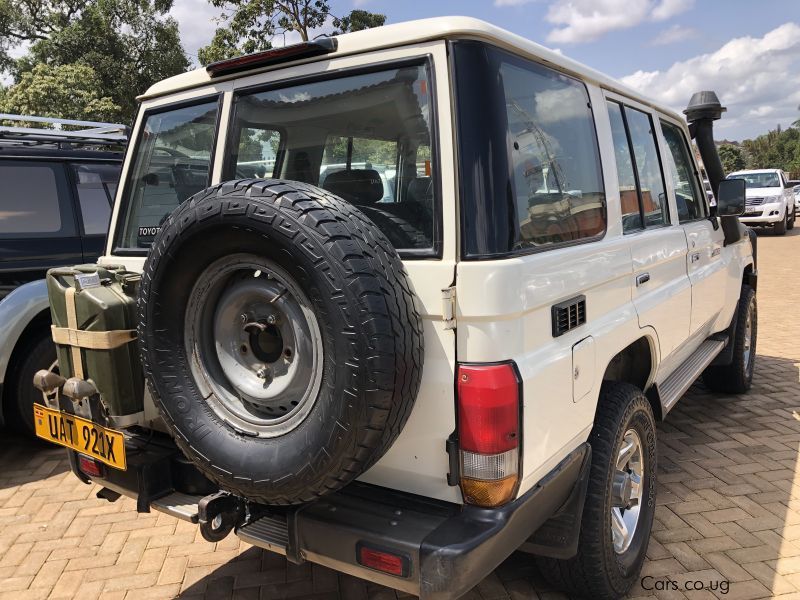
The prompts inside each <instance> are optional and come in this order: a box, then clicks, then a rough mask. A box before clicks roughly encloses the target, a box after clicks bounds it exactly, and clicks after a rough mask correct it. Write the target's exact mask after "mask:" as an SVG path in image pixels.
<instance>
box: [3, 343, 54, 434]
mask: <svg viewBox="0 0 800 600" xmlns="http://www.w3.org/2000/svg"><path fill="white" fill-rule="evenodd" d="M24 356H25V358H24V359H23V360H22V361H21V362H20V363H19V364H18V365H17V367H16V369H15V372H14V374H13V380H12V384H11V389H10V390H9V392H10V393H11V396H10V403H9V404H10V405H9V421H10V424H11V427H12V428H13V429H15V430H17V431H18V432H19V433H22V434H24V435H27V436H30V437H34V436H35V432H34V425H33V405H34V404H41V402H42V394H41V392H39V391H38V390H37V389H36V388H34V387H33V376H34V374H35V373H36V372H37V371H39V370H40V369H53V368H55V366H56V347H55V345H54V344H53V340H52V338H51V337H50V331H47V332H46V333H45V334H43V335H41V336H39V337H36V338H35V339H33V340H30V341H29V342H28V345H27V347H26V348H25V349H24Z"/></svg>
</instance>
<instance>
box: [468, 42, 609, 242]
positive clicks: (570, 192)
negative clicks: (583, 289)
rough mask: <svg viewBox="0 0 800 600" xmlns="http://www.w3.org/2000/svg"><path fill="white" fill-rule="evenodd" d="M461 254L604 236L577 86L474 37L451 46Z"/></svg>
mask: <svg viewBox="0 0 800 600" xmlns="http://www.w3.org/2000/svg"><path fill="white" fill-rule="evenodd" d="M455 64H456V102H457V107H456V109H457V117H458V125H459V129H458V134H459V153H460V156H459V165H460V170H461V171H460V177H461V181H460V189H461V203H462V210H461V215H462V231H463V236H462V243H463V246H464V248H463V251H464V255H465V256H466V257H473V258H479V257H488V256H498V255H500V256H504V255H514V254H525V253H529V252H535V251H539V250H545V249H549V248H554V247H558V246H562V245H566V244H574V243H579V242H584V241H589V240H592V239H597V238H599V237H601V236H602V235H603V233H604V232H605V229H606V204H605V190H604V187H603V179H602V171H601V165H600V153H599V149H598V144H597V135H596V132H595V126H594V119H593V116H592V110H591V106H590V104H589V95H588V92H587V90H586V86H584V85H583V83H581V82H580V81H578V80H576V79H573V78H572V77H568V76H566V75H564V74H562V73H559V72H557V71H555V70H553V69H550V68H548V67H545V66H544V65H541V64H538V63H535V62H532V61H529V60H525V59H522V58H520V57H517V56H514V55H512V54H510V53H507V52H504V51H502V50H499V49H497V48H494V47H492V46H488V45H486V44H482V43H479V42H458V43H456V44H455Z"/></svg>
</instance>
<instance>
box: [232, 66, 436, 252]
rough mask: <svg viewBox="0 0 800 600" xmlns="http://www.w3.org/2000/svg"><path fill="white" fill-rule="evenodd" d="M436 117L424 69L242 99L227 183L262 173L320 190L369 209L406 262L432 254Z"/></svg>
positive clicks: (349, 76)
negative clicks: (413, 257) (410, 258)
mask: <svg viewBox="0 0 800 600" xmlns="http://www.w3.org/2000/svg"><path fill="white" fill-rule="evenodd" d="M431 113H432V100H431V87H430V79H429V76H428V68H427V66H426V65H425V64H418V65H417V64H413V65H409V66H402V67H397V68H387V69H385V70H381V71H376V72H372V73H354V74H344V75H342V76H339V77H336V78H334V79H325V80H316V81H309V82H307V83H299V84H297V85H293V86H289V87H282V88H280V89H268V90H264V91H260V90H254V91H245V92H241V93H239V94H237V96H236V102H235V113H234V117H233V120H232V123H231V126H230V128H229V131H230V132H231V134H230V135H231V139H229V141H228V152H226V155H227V156H228V157H229V163H228V165H227V166H226V169H225V171H226V173H225V178H226V179H230V178H233V177H241V176H252V175H251V174H252V173H256V174H260V173H264V174H265V175H258V176H267V177H269V176H273V177H279V178H282V179H289V180H294V181H301V182H304V183H310V184H312V185H315V186H319V187H321V188H323V189H325V190H328V191H329V192H331V193H333V194H336V195H338V196H340V197H341V198H343V199H344V200H346V201H348V202H350V203H352V204H353V205H355V206H357V207H358V208H359V209H361V210H362V211H363V212H364V213H365V214H366V215H367V216H368V217H370V218H371V219H372V220H373V221H374V222H375V224H376V225H377V226H378V227H379V228H380V229H381V230H382V231H383V233H384V234H385V235H386V236H387V237H388V238H389V240H390V241H391V242H392V244H393V245H394V246H395V247H396V248H397V249H398V250H399V251H400V252H401V254H405V255H414V254H422V255H425V254H431V253H432V252H434V248H435V242H436V233H435V230H436V227H435V223H436V219H435V215H436V212H437V209H436V206H437V199H436V191H435V185H434V179H435V175H436V165H435V163H434V159H433V157H432V153H431V147H432V140H433V123H432V116H431ZM254 132H257V133H254ZM245 147H247V148H250V149H251V151H248V152H244V151H243V149H244V148H245Z"/></svg>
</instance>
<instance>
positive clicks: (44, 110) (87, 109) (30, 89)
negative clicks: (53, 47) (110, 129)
mask: <svg viewBox="0 0 800 600" xmlns="http://www.w3.org/2000/svg"><path fill="white" fill-rule="evenodd" d="M100 90H101V83H100V78H99V77H98V75H97V73H96V72H95V71H94V69H92V67H90V66H88V65H84V64H74V65H58V66H50V65H46V64H37V65H36V66H35V67H33V68H32V69H31V70H30V71H27V72H25V73H24V74H23V75H22V77H21V78H20V80H19V81H18V82H17V84H16V85H14V86H12V87H11V88H9V89H8V90H5V91H4V92H3V93H2V94H0V112H4V113H16V114H23V115H37V116H40V117H61V118H70V119H91V120H100V121H116V120H118V119H119V118H120V113H121V109H120V107H119V105H117V104H116V103H115V102H114V101H113V100H112V99H111V98H110V97H108V96H100V93H101V92H100Z"/></svg>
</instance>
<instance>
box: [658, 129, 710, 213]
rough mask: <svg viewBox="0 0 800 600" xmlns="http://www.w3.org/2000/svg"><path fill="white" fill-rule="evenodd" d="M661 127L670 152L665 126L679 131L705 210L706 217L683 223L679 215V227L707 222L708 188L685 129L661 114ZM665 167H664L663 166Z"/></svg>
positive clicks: (708, 208) (662, 135)
mask: <svg viewBox="0 0 800 600" xmlns="http://www.w3.org/2000/svg"><path fill="white" fill-rule="evenodd" d="M658 120H659V126H660V127H661V138H662V139H663V140H664V144H665V145H666V147H667V151H669V144H668V143H667V138H666V137H665V136H664V125H667V126H668V127H673V128H675V129H677V130H678V132H679V134H680V136H681V141H682V143H683V149H684V150H685V151H686V155H687V156H688V157H689V160H690V161H692V165H691V166H692V173H693V175H694V183H695V186H696V188H695V191H698V192H699V193H700V202H701V203H702V205H703V210H704V211H705V216H702V217H696V218H694V219H686V220H685V221H681V216H680V215H678V225H686V224H688V223H699V222H701V221H707V220H708V218H709V216H710V215H711V206H710V205H709V203H708V195H707V194H706V186H705V185H703V179H702V178H701V177H700V169H698V168H697V161H696V160H695V159H694V153H693V152H692V147H691V145H690V144H689V140H687V139H686V133H685V132H684V131H683V127H681V126H680V125H679V124H677V123H675V122H673V121H671V120H670V119H668V118H667V117H666V115H663V114H661V113H659V115H658ZM662 166H663V165H662ZM672 193H673V195H674V194H675V190H673V191H672ZM677 202H678V199H677V198H676V199H675V206H676V208H677Z"/></svg>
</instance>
